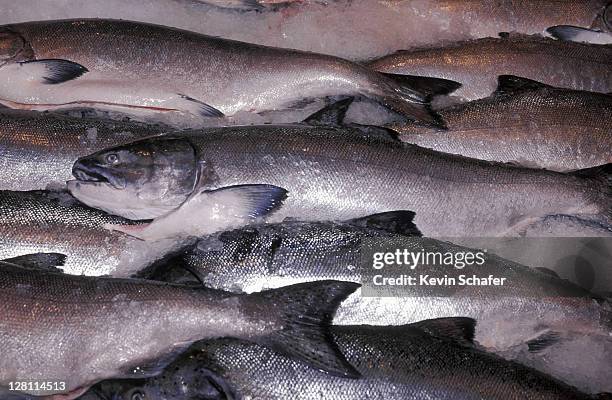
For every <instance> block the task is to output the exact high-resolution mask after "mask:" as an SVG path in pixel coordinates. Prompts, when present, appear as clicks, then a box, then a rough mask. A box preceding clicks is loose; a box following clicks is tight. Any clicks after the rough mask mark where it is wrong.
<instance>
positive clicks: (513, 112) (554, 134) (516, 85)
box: [393, 77, 612, 171]
mask: <svg viewBox="0 0 612 400" xmlns="http://www.w3.org/2000/svg"><path fill="white" fill-rule="evenodd" d="M438 113H439V114H440V115H441V116H442V118H443V119H444V121H445V122H446V125H447V127H448V129H446V130H442V129H431V128H427V127H423V126H419V125H417V124H411V123H408V124H396V125H394V126H393V129H394V130H396V131H398V132H399V133H400V137H401V139H402V140H403V141H405V142H408V143H413V144H416V145H419V146H422V147H426V148H430V149H433V150H438V151H442V152H446V153H453V154H460V155H463V156H466V157H473V158H478V159H482V160H490V161H499V162H510V163H513V164H519V165H523V166H526V167H535V168H546V169H549V170H554V171H569V170H576V169H582V168H590V167H595V166H598V165H602V164H607V163H610V162H612V129H611V128H610V125H609V124H608V121H610V120H612V96H610V95H607V94H600V93H593V92H584V91H576V90H567V89H557V88H553V87H550V86H547V85H543V84H540V83H538V82H533V81H529V80H525V79H522V78H517V77H500V85H499V86H498V88H497V91H496V92H495V93H494V94H493V95H492V96H490V97H487V98H485V99H481V100H475V101H472V102H468V103H462V104H458V105H454V106H450V107H447V108H444V109H442V110H439V111H438Z"/></svg>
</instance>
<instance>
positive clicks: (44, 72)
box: [0, 20, 434, 123]
mask: <svg viewBox="0 0 612 400" xmlns="http://www.w3.org/2000/svg"><path fill="white" fill-rule="evenodd" d="M0 31H1V33H0V35H1V36H0V37H1V39H2V47H1V48H2V49H3V50H2V52H1V53H0V99H1V100H0V103H2V104H4V105H6V106H8V107H11V108H20V109H34V110H52V109H65V108H74V107H77V106H90V107H94V108H98V109H105V110H115V111H117V110H120V111H122V112H125V113H128V114H132V115H139V116H149V117H151V116H152V117H154V116H155V114H164V113H165V114H168V113H170V114H174V113H176V114H177V115H179V116H186V117H189V116H191V117H194V116H196V117H201V118H204V119H206V118H221V117H224V116H228V117H229V116H232V115H234V114H236V113H238V112H247V113H260V112H264V111H271V110H277V109H286V108H292V107H294V106H295V105H296V103H299V102H304V101H305V100H306V101H309V100H311V99H313V98H322V97H326V96H339V95H363V96H365V97H369V98H372V99H374V100H377V101H379V102H381V103H383V104H385V105H386V106H388V107H389V108H391V109H394V110H395V111H397V112H399V113H402V114H404V115H406V116H409V117H412V118H417V119H421V120H424V121H429V122H432V123H433V122H434V120H433V117H432V116H431V114H430V113H429V112H428V110H427V109H426V107H425V106H424V103H425V102H426V100H425V94H422V93H420V92H418V91H416V90H413V89H412V88H411V87H410V86H409V85H407V84H404V78H402V77H401V76H400V77H391V76H388V75H387V76H385V75H383V74H380V73H377V72H374V71H371V70H369V69H367V68H365V67H363V66H361V65H358V64H355V63H352V62H350V61H346V60H342V59H339V58H335V57H331V56H325V55H317V54H314V53H305V52H299V51H294V50H285V49H278V48H271V47H263V46H257V45H252V44H248V43H242V42H234V41H230V40H226V39H220V38H216V37H210V36H204V35H200V34H196V33H193V32H188V31H181V30H177V29H172V28H167V27H162V26H156V25H149V24H143V23H138V22H129V21H121V20H69V21H52V22H33V23H25V24H15V25H7V26H4V27H2V28H0ZM330 82H332V83H330Z"/></svg>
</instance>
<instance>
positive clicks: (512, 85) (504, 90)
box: [495, 75, 552, 94]
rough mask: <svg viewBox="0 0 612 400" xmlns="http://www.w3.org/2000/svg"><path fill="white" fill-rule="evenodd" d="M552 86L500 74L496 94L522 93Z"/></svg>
mask: <svg viewBox="0 0 612 400" xmlns="http://www.w3.org/2000/svg"><path fill="white" fill-rule="evenodd" d="M551 87H552V86H550V85H547V84H545V83H542V82H538V81H534V80H532V79H527V78H522V77H520V76H515V75H500V76H499V77H498V78H497V89H496V90H495V94H513V93H522V92H526V91H530V90H538V89H542V88H551Z"/></svg>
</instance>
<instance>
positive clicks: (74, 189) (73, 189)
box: [66, 180, 174, 220]
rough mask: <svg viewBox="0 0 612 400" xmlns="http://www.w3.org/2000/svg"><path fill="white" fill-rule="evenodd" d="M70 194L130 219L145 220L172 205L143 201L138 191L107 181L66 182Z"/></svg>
mask: <svg viewBox="0 0 612 400" xmlns="http://www.w3.org/2000/svg"><path fill="white" fill-rule="evenodd" d="M66 186H67V188H68V191H69V192H70V194H72V195H73V196H74V197H75V198H76V199H78V200H79V201H80V202H82V203H84V204H86V205H87V206H89V207H93V208H97V209H99V210H102V211H105V212H107V213H109V214H113V215H118V216H121V217H124V218H127V219H131V220H146V219H152V218H156V217H158V216H160V215H164V214H166V213H168V212H170V211H171V210H172V209H174V206H161V205H159V204H149V203H144V204H143V200H142V199H141V198H140V197H139V196H138V193H136V192H134V191H131V190H129V189H127V188H126V189H117V188H115V187H114V186H112V185H111V184H110V183H108V182H94V181H78V180H71V181H68V182H66Z"/></svg>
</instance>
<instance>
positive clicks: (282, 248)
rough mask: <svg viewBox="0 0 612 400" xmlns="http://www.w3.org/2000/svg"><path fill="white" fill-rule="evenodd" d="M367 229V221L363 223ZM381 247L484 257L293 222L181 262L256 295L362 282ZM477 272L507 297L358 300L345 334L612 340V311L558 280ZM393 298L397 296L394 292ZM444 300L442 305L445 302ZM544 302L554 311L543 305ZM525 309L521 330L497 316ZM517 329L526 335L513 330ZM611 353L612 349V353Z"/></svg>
mask: <svg viewBox="0 0 612 400" xmlns="http://www.w3.org/2000/svg"><path fill="white" fill-rule="evenodd" d="M365 220H368V217H365ZM372 240H379V241H384V242H390V243H393V245H394V246H397V247H398V248H402V249H408V250H409V251H411V252H415V253H416V252H419V251H423V250H424V251H428V252H441V253H447V252H452V253H465V252H470V251H471V252H476V251H477V250H474V249H470V248H467V247H462V246H457V245H454V244H452V243H450V242H445V241H440V240H436V239H431V238H423V237H415V236H406V235H404V234H401V233H395V232H389V231H386V230H384V229H374V228H368V227H363V226H360V225H354V224H353V223H352V222H351V221H347V222H301V221H286V222H283V223H278V224H267V225H258V226H253V227H248V228H244V229H239V230H233V231H229V232H223V233H219V234H215V235H211V236H207V237H204V238H201V239H199V241H198V243H197V244H196V246H194V247H193V249H192V250H190V251H187V252H186V253H185V254H184V255H181V256H179V259H180V263H181V264H183V263H184V265H186V266H188V267H189V269H190V270H191V271H193V272H195V273H196V274H197V275H198V277H199V279H201V280H202V282H203V283H204V284H205V285H206V286H207V287H211V288H216V289H221V290H227V291H235V292H246V293H251V292H257V291H260V290H264V289H266V288H276V287H282V286H285V285H288V284H293V283H299V282H305V281H306V282H308V281H316V280H321V279H334V280H345V281H351V282H362V279H363V278H364V275H363V274H364V271H363V269H362V267H361V263H362V260H361V252H362V251H363V249H364V248H365V246H366V245H367V243H368V241H370V242H371V241H372ZM485 259H486V262H485V264H484V265H483V266H465V267H464V268H463V269H462V270H461V273H462V274H463V273H464V274H466V275H468V276H469V275H471V274H472V273H477V271H478V268H480V269H486V271H487V272H490V273H491V274H493V275H495V276H505V277H508V283H507V284H506V285H504V286H503V287H483V286H466V287H464V288H462V291H461V293H460V294H457V295H450V296H449V297H441V296H440V295H439V292H438V294H435V293H434V292H431V291H429V288H424V287H421V286H415V287H411V288H410V289H407V290H410V294H411V295H412V296H411V297H384V298H378V297H365V296H361V292H360V291H357V292H355V293H354V294H353V295H351V296H349V298H348V299H347V300H346V301H345V302H344V303H343V304H342V306H341V307H340V308H339V309H338V311H337V313H336V315H335V317H334V322H335V323H336V324H341V325H361V324H367V325H398V324H399V325H401V324H406V323H412V322H416V321H420V320H424V319H431V318H439V317H451V316H466V317H471V318H474V319H475V320H476V321H477V322H478V325H477V328H476V340H477V341H478V342H479V343H481V344H482V345H484V346H486V347H488V348H491V349H497V350H507V349H508V348H512V347H514V346H517V345H520V344H522V343H525V342H527V341H528V340H530V339H531V338H534V337H537V336H538V334H540V333H542V332H544V331H547V330H553V331H559V332H564V333H565V336H568V335H569V334H570V333H582V334H593V335H598V336H601V337H602V338H604V339H605V338H607V337H608V336H609V333H610V332H612V325H611V323H612V322H611V318H612V314H611V310H610V306H609V305H607V304H606V303H605V302H602V303H601V304H600V303H598V302H597V301H596V297H595V296H593V295H591V294H590V293H588V292H587V291H586V290H584V289H582V288H580V287H578V286H576V285H574V284H572V283H570V282H568V281H565V280H562V279H560V278H558V277H555V276H551V275H548V274H544V273H541V272H539V271H537V270H534V269H531V268H529V267H526V266H524V265H521V264H518V263H515V262H512V261H509V260H506V259H503V258H500V257H497V256H496V255H495V254H487V255H486V257H485ZM417 268H418V272H419V274H430V275H432V276H434V275H436V276H437V274H436V271H438V272H439V269H440V268H441V267H440V266H437V265H419V266H418V267H417ZM149 273H151V274H152V275H148V277H153V278H155V279H161V280H170V281H178V282H182V281H183V280H184V279H188V280H189V279H190V278H191V279H193V277H192V276H191V273H188V272H186V271H182V270H181V269H177V268H174V269H167V268H165V267H162V268H160V269H157V271H156V272H155V271H153V272H149ZM390 293H391V292H390ZM439 296H440V297H439ZM543 297H546V298H547V301H542V298H543ZM516 309H520V310H521V317H520V321H517V319H516V318H515V319H513V320H512V321H505V322H503V321H500V318H499V315H500V314H502V315H504V314H508V313H511V312H512V310H516ZM516 325H520V326H521V329H516V328H512V327H511V326H516ZM610 345H612V343H610Z"/></svg>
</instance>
